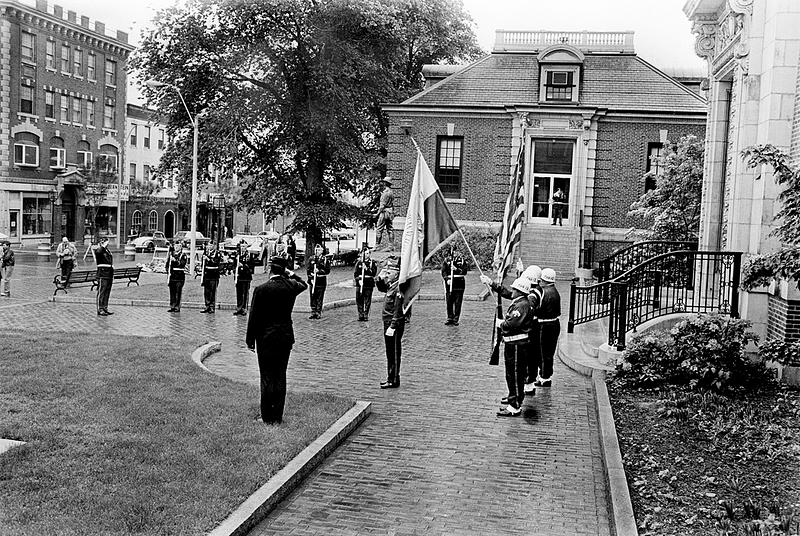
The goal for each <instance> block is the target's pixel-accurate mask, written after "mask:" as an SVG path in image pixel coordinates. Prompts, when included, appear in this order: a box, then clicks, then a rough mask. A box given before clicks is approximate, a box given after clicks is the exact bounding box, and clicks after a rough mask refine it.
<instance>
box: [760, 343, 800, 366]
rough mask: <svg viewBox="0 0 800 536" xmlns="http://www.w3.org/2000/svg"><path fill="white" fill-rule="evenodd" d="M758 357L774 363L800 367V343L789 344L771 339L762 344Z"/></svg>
mask: <svg viewBox="0 0 800 536" xmlns="http://www.w3.org/2000/svg"><path fill="white" fill-rule="evenodd" d="M758 355H759V356H760V357H761V359H763V360H764V361H774V362H776V363H779V364H781V365H784V366H789V367H800V341H797V342H794V343H789V342H785V341H779V340H777V339H770V340H768V341H765V342H764V343H763V344H761V346H760V347H759V349H758Z"/></svg>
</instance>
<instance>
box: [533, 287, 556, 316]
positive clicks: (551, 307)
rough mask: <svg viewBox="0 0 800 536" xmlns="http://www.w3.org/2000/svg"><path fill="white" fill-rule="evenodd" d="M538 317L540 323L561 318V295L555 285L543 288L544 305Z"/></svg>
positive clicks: (537, 313) (540, 308)
mask: <svg viewBox="0 0 800 536" xmlns="http://www.w3.org/2000/svg"><path fill="white" fill-rule="evenodd" d="M536 316H537V317H538V318H539V321H540V322H546V321H547V320H554V319H556V318H558V317H559V316H561V295H560V294H559V293H558V290H556V286H555V285H546V286H544V287H542V303H541V304H540V305H539V309H538V311H536Z"/></svg>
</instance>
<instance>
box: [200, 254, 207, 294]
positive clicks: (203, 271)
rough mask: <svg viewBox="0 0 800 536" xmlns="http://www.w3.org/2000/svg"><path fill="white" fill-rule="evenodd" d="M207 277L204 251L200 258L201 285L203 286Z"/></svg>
mask: <svg viewBox="0 0 800 536" xmlns="http://www.w3.org/2000/svg"><path fill="white" fill-rule="evenodd" d="M205 277H206V254H205V253H203V258H202V259H200V286H201V287H202V286H203V281H205Z"/></svg>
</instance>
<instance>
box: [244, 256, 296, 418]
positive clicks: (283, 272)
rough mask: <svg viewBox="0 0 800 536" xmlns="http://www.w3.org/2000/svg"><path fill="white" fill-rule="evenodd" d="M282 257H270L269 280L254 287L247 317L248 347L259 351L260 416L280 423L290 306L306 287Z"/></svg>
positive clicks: (291, 331)
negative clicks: (288, 267)
mask: <svg viewBox="0 0 800 536" xmlns="http://www.w3.org/2000/svg"><path fill="white" fill-rule="evenodd" d="M286 263H287V260H286V258H284V257H273V258H272V259H271V260H270V276H269V280H268V281H267V282H266V283H264V284H261V285H259V286H257V287H256V289H255V290H254V291H253V302H252V304H251V307H250V318H248V320H247V336H246V341H245V342H246V343H247V347H248V348H250V349H251V350H255V351H257V352H258V370H259V374H260V377H261V420H262V421H263V422H265V423H267V424H280V423H281V421H282V420H283V408H284V405H285V402H286V367H287V366H288V365H289V355H290V354H291V352H292V346H293V345H294V329H293V328H292V309H293V308H294V302H295V299H296V298H297V296H298V295H299V294H300V293H302V292H303V291H304V290H305V289H306V284H305V282H303V280H302V279H301V278H300V277H299V276H297V275H295V273H294V272H292V271H291V270H289V269H287V264H286Z"/></svg>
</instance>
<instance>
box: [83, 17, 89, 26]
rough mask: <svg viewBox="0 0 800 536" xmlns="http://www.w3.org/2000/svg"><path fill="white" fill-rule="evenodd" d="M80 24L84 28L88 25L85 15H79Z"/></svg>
mask: <svg viewBox="0 0 800 536" xmlns="http://www.w3.org/2000/svg"><path fill="white" fill-rule="evenodd" d="M81 26H83V27H84V28H88V27H89V17H87V16H86V15H81Z"/></svg>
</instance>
